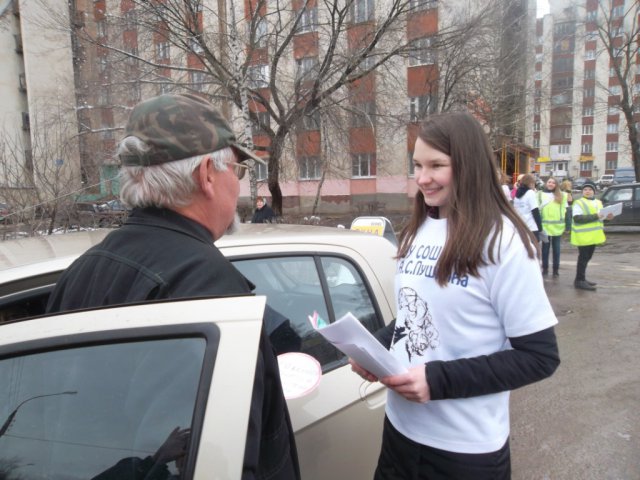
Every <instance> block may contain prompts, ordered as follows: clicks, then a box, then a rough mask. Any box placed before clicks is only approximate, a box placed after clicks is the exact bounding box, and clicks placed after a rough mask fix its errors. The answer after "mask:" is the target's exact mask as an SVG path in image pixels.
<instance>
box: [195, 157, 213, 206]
mask: <svg viewBox="0 0 640 480" xmlns="http://www.w3.org/2000/svg"><path fill="white" fill-rule="evenodd" d="M214 170H215V169H214V167H213V160H211V157H210V156H208V155H207V156H206V157H205V158H204V159H203V160H202V161H201V162H200V165H199V166H198V175H197V182H198V186H199V187H200V190H201V191H202V194H203V195H205V196H206V197H211V196H213V194H214V191H213V184H214V183H215V175H214Z"/></svg>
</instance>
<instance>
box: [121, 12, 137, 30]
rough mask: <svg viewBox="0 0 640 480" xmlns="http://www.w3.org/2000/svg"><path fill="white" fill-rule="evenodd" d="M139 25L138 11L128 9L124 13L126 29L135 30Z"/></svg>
mask: <svg viewBox="0 0 640 480" xmlns="http://www.w3.org/2000/svg"><path fill="white" fill-rule="evenodd" d="M137 26H138V13H137V11H136V10H135V9H133V8H132V9H131V10H127V11H126V12H125V14H124V29H125V30H135V29H136V27H137Z"/></svg>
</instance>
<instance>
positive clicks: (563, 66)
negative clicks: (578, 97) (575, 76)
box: [553, 57, 573, 73]
mask: <svg viewBox="0 0 640 480" xmlns="http://www.w3.org/2000/svg"><path fill="white" fill-rule="evenodd" d="M553 71H554V73H561V72H572V71H573V58H564V57H562V58H555V59H554V60H553Z"/></svg>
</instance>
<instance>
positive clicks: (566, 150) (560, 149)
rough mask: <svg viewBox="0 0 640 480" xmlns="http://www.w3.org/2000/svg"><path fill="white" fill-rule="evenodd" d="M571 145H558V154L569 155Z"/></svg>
mask: <svg viewBox="0 0 640 480" xmlns="http://www.w3.org/2000/svg"><path fill="white" fill-rule="evenodd" d="M570 150H571V145H558V153H564V154H566V153H569V151H570Z"/></svg>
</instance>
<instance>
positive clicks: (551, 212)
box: [538, 192, 568, 237]
mask: <svg viewBox="0 0 640 480" xmlns="http://www.w3.org/2000/svg"><path fill="white" fill-rule="evenodd" d="M542 195H543V192H538V205H542ZM546 195H551V196H552V197H553V200H551V201H550V202H549V203H547V204H546V205H544V206H542V207H540V216H541V217H542V229H543V230H544V231H545V232H547V234H548V235H550V236H552V237H557V236H558V235H562V234H563V232H564V228H565V214H566V212H567V204H568V197H567V194H566V193H564V192H562V202H561V203H558V202H556V201H555V196H554V195H553V193H550V194H548V193H547V194H546Z"/></svg>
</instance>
